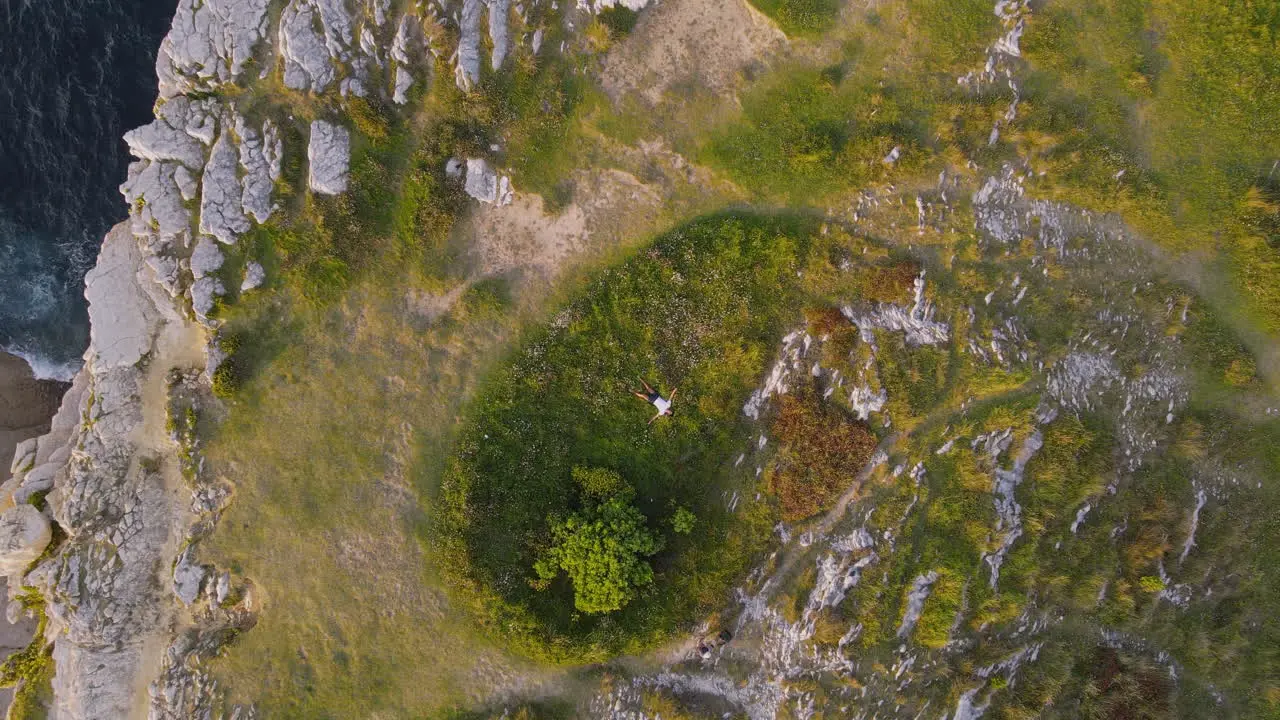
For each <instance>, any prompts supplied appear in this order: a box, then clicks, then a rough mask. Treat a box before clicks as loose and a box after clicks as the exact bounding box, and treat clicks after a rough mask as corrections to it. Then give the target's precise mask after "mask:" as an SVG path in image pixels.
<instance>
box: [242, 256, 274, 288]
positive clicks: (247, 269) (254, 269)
mask: <svg viewBox="0 0 1280 720" xmlns="http://www.w3.org/2000/svg"><path fill="white" fill-rule="evenodd" d="M266 279H267V271H266V270H264V269H263V267H262V266H261V265H259V264H258V263H256V262H253V261H252V260H250V261H249V262H248V263H247V264H245V266H244V281H243V282H241V283H240V292H245V291H247V290H253V289H254V288H257V287H261V286H262V283H263V282H265V281H266Z"/></svg>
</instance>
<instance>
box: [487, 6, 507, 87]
mask: <svg viewBox="0 0 1280 720" xmlns="http://www.w3.org/2000/svg"><path fill="white" fill-rule="evenodd" d="M510 14H511V0H489V40H490V41H492V42H493V54H492V55H490V56H489V62H490V64H491V66H492V67H493V69H494V70H498V69H499V68H501V67H502V63H504V62H506V60H507V53H508V52H510V51H511V36H510V29H509V27H508V25H509V23H510Z"/></svg>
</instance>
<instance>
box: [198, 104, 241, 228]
mask: <svg viewBox="0 0 1280 720" xmlns="http://www.w3.org/2000/svg"><path fill="white" fill-rule="evenodd" d="M238 162H239V160H238V158H237V157H236V149H235V140H233V139H232V138H231V134H230V133H229V132H228V130H227V128H226V123H223V130H222V134H221V135H219V136H218V141H217V142H216V143H214V144H213V150H212V151H211V152H210V153H209V161H208V162H207V163H205V166H204V178H203V180H202V181H201V183H200V188H201V193H200V232H202V233H206V234H208V235H212V236H213V237H215V238H217V239H218V241H219V242H223V243H226V244H227V245H230V244H232V243H234V242H235V241H236V236H237V235H239V234H240V233H242V232H244V231H245V230H248V229H249V227H250V226H249V220H248V218H246V217H245V216H244V206H243V205H241V198H242V197H243V194H244V188H242V187H241V186H240V180H239V178H238V177H237V176H236V167H237V165H238Z"/></svg>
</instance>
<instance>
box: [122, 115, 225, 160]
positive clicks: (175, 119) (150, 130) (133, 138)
mask: <svg viewBox="0 0 1280 720" xmlns="http://www.w3.org/2000/svg"><path fill="white" fill-rule="evenodd" d="M206 121H208V117H207V116H206V115H205V113H204V112H203V108H201V107H200V106H199V105H194V104H193V103H192V102H191V101H190V100H188V99H187V98H185V97H179V98H174V99H173V100H170V101H169V102H166V103H165V104H163V105H161V106H160V109H159V111H158V112H157V113H156V117H155V119H154V120H152V121H151V122H149V123H147V124H146V125H143V126H142V127H139V128H134V129H133V130H130V131H129V132H127V133H125V134H124V141H125V143H126V144H127V145H128V146H129V152H130V153H132V154H133V156H134V157H137V158H139V159H142V160H174V161H177V162H180V163H182V164H183V165H185V166H187V167H188V168H190V169H192V170H196V171H199V170H200V168H201V167H203V166H204V155H205V149H204V146H203V145H202V144H201V142H200V139H199V137H197V136H195V135H192V134H191V133H189V132H187V126H188V125H191V126H193V128H195V129H197V131H198V130H199V129H200V128H202V127H203V126H204V123H205V122H206Z"/></svg>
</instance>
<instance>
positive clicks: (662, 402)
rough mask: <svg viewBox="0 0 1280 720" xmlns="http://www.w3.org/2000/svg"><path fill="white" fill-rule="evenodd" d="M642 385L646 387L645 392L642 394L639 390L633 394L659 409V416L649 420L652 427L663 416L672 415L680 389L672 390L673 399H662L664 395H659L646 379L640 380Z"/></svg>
mask: <svg viewBox="0 0 1280 720" xmlns="http://www.w3.org/2000/svg"><path fill="white" fill-rule="evenodd" d="M640 384H641V385H643V386H644V392H640V391H638V390H632V391H631V394H632V395H635V396H636V397H638V398H640V399H641V400H644V401H645V402H649V403H653V406H654V407H656V408H658V414H657V415H654V416H653V417H651V418H649V424H650V425H652V424H653V421H654V420H657V419H658V418H660V417H662V416H663V415H671V414H672V410H671V403H672V402H674V401H675V399H676V391H678V390H679V389H680V388H672V389H671V397H669V398H664V397H662V394H661V393H659V392H658V391H657V390H654V389H653V388H651V387H649V383H647V382H645V381H644V378H640Z"/></svg>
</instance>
